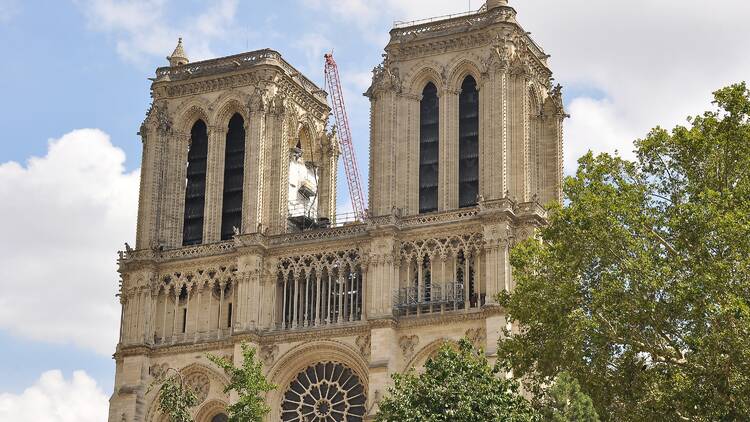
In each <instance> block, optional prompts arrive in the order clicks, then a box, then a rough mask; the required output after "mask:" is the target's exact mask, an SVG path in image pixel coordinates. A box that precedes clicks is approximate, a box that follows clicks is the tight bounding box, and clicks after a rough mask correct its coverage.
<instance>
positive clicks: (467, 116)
mask: <svg viewBox="0 0 750 422" xmlns="http://www.w3.org/2000/svg"><path fill="white" fill-rule="evenodd" d="M458 103H459V104H458V159H459V161H458V206H459V207H461V208H464V207H473V206H475V205H476V204H477V196H478V195H479V91H477V82H476V80H474V78H473V77H471V76H467V77H466V79H464V82H463V84H461V95H460V96H459V99H458Z"/></svg>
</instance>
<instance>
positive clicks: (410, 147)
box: [400, 95, 422, 215]
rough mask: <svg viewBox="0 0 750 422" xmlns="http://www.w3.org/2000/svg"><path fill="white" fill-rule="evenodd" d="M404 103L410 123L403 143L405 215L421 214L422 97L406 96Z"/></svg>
mask: <svg viewBox="0 0 750 422" xmlns="http://www.w3.org/2000/svg"><path fill="white" fill-rule="evenodd" d="M402 98H403V99H402V100H401V101H402V103H404V104H405V106H406V110H407V111H406V116H401V118H402V119H404V118H407V119H408V121H409V126H408V131H407V135H406V137H405V138H404V141H403V142H402V143H403V144H404V145H405V146H406V154H405V155H401V156H400V157H401V159H402V161H403V162H405V163H406V173H405V179H404V181H403V182H404V183H406V192H405V195H406V197H405V198H404V202H403V205H402V206H403V211H404V215H417V214H419V136H420V132H419V127H420V101H421V100H422V96H421V95H404V96H402Z"/></svg>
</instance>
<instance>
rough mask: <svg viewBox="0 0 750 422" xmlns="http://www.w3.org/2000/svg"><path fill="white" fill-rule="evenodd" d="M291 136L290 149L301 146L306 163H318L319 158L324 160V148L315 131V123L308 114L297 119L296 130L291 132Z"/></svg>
mask: <svg viewBox="0 0 750 422" xmlns="http://www.w3.org/2000/svg"><path fill="white" fill-rule="evenodd" d="M290 135H292V136H290V137H289V143H290V147H296V146H297V144H299V145H300V147H301V148H302V157H303V158H304V160H305V161H316V162H317V161H318V158H322V156H321V152H322V147H321V145H320V143H319V139H320V138H319V137H318V135H317V131H316V130H315V123H314V122H313V121H312V120H311V119H310V118H309V116H308V115H307V114H305V115H303V116H301V117H299V118H298V119H297V124H296V129H295V130H294V131H292V132H290ZM292 144H294V145H292Z"/></svg>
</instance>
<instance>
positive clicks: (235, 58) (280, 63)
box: [154, 49, 327, 104]
mask: <svg viewBox="0 0 750 422" xmlns="http://www.w3.org/2000/svg"><path fill="white" fill-rule="evenodd" d="M263 64H266V65H272V66H276V67H278V68H279V69H280V70H281V71H282V72H283V74H284V75H286V76H287V77H289V78H290V79H291V80H293V81H294V82H295V83H296V84H297V85H299V86H300V87H302V88H303V89H304V90H305V91H307V92H308V93H309V94H310V95H312V96H314V97H316V99H317V100H318V101H320V102H321V103H323V104H325V103H326V96H327V95H326V93H325V91H323V90H322V89H321V88H320V87H318V86H317V85H315V83H313V82H312V81H311V80H309V79H308V78H307V77H305V76H304V75H303V74H302V73H300V71H299V70H297V69H295V68H294V66H292V65H291V64H289V62H287V61H286V60H284V58H283V57H282V56H281V54H280V53H279V52H277V51H274V50H271V49H264V50H257V51H250V52H246V53H241V54H235V55H232V56H227V57H220V58H216V59H210V60H203V61H199V62H193V63H189V64H185V65H183V66H174V67H172V66H165V67H160V68H158V69H156V78H155V79H154V83H158V82H173V81H185V80H190V79H196V78H202V77H209V76H215V75H222V74H227V73H230V72H235V71H237V70H244V69H251V68H255V67H257V66H260V65H263Z"/></svg>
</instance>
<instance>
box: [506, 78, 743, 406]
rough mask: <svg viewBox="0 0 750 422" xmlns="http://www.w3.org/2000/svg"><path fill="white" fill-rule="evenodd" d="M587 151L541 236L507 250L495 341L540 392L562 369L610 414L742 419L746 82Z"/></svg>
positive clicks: (515, 369) (517, 372)
mask: <svg viewBox="0 0 750 422" xmlns="http://www.w3.org/2000/svg"><path fill="white" fill-rule="evenodd" d="M714 97H715V101H714V104H715V106H716V107H715V109H714V110H712V111H708V112H706V113H704V114H703V115H701V116H697V117H694V118H690V119H688V123H689V124H688V126H687V127H683V126H678V127H676V128H674V129H673V130H672V131H666V130H664V129H661V128H656V129H653V130H652V131H651V132H650V133H649V134H648V136H647V137H646V138H645V139H642V140H639V141H637V142H636V152H637V159H636V160H635V161H633V162H631V161H626V160H624V159H621V158H619V157H617V156H610V155H607V154H601V155H599V156H596V157H595V156H594V155H592V154H591V153H589V154H587V155H586V156H584V157H583V158H581V159H580V160H579V165H580V166H579V169H578V171H577V173H576V175H575V176H574V177H569V178H567V179H566V181H565V185H564V190H565V194H566V197H567V203H566V205H565V206H564V207H558V208H556V209H555V210H554V211H553V212H552V216H551V221H550V224H549V226H548V227H546V228H544V229H542V230H541V233H540V237H541V242H540V241H535V240H529V241H526V242H523V243H521V244H520V245H519V246H517V247H516V248H514V250H513V252H512V255H511V263H512V265H513V269H514V277H515V279H516V281H517V287H516V289H515V291H514V293H513V294H512V295H505V296H504V297H503V298H502V302H503V304H504V305H505V306H506V308H507V310H508V312H509V313H510V316H511V318H512V319H513V321H514V322H515V323H517V324H518V326H520V327H523V328H522V329H521V332H520V333H518V334H516V335H514V336H513V337H512V338H510V339H508V340H505V341H502V342H501V343H500V344H499V355H500V357H501V358H502V359H507V361H508V362H509V364H510V365H511V367H512V368H513V370H514V372H515V374H516V375H518V376H521V377H523V378H524V380H527V382H528V385H529V388H530V389H532V390H534V391H537V392H541V390H542V387H543V386H544V385H547V384H548V383H549V382H550V380H552V379H553V378H554V377H555V376H556V375H557V374H558V373H560V372H561V371H567V372H568V373H569V374H570V375H571V376H572V377H573V378H575V379H576V380H578V381H579V382H580V384H581V387H582V389H583V391H585V392H587V393H588V394H589V395H590V396H591V397H592V399H593V401H594V404H595V406H596V409H597V411H598V413H599V416H600V417H601V418H602V420H605V421H644V420H659V421H680V420H690V421H740V420H743V421H746V420H750V303H749V300H750V92H748V89H747V87H746V86H745V84H737V85H733V86H730V87H727V88H724V89H721V90H719V91H717V92H716V93H715V94H714Z"/></svg>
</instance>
